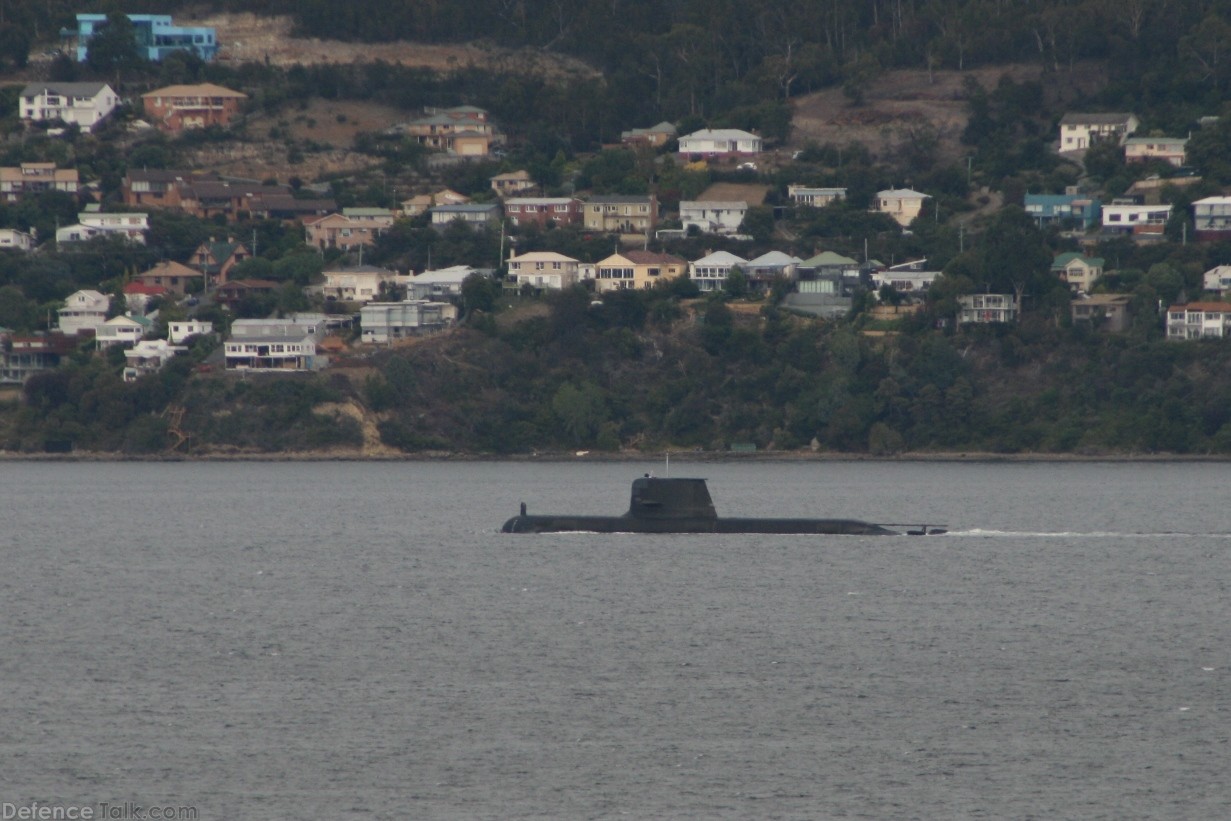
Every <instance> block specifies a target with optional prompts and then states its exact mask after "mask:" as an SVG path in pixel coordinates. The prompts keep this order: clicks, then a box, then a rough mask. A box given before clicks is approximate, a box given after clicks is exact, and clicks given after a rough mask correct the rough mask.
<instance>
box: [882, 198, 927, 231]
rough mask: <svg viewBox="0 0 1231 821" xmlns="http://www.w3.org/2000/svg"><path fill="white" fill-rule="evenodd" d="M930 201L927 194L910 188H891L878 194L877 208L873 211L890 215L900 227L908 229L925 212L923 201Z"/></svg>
mask: <svg viewBox="0 0 1231 821" xmlns="http://www.w3.org/2000/svg"><path fill="white" fill-rule="evenodd" d="M928 199H931V197H929V196H928V195H927V194H921V193H919V192H918V191H912V190H911V189H909V188H891V189H888V190H886V191H879V192H877V194H876V207H875V208H873V209H872V210H873V211H879V212H881V213H882V214H888V215H889V216H891V217H893V220H894V222H896V223H897V224H898V225H900V226H902V227H903V228H907V227H909V226H910V224H911V222H913V221H914V219H915V217H917V216H919V214H920V212H922V211H923V201H924V200H928Z"/></svg>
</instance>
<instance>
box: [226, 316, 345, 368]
mask: <svg viewBox="0 0 1231 821" xmlns="http://www.w3.org/2000/svg"><path fill="white" fill-rule="evenodd" d="M237 326H238V327H237ZM323 336H324V334H323V328H322V331H321V335H320V336H319V337H318V335H317V334H316V333H314V332H313V331H312V330H311V329H310V328H308V327H306V326H305V325H303V324H301V323H297V322H291V321H285V320H236V321H235V323H233V325H232V327H231V338H230V339H227V340H226V341H225V342H223V345H222V347H223V356H224V358H225V362H226V368H227V370H242V371H314V370H320V369H321V368H324V367H326V366H328V364H329V358H328V357H327V356H324V355H318V354H317V351H316V346H317V344H318V343H319V342H320V340H321V339H323Z"/></svg>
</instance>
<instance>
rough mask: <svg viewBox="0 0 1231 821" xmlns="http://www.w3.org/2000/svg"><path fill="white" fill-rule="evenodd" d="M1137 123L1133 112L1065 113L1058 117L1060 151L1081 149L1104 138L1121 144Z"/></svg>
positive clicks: (1139, 122)
mask: <svg viewBox="0 0 1231 821" xmlns="http://www.w3.org/2000/svg"><path fill="white" fill-rule="evenodd" d="M1139 125H1141V121H1140V120H1138V119H1137V117H1136V115H1134V114H1120V113H1115V114H1081V113H1072V114H1065V115H1064V116H1063V117H1061V118H1060V152H1061V153H1064V152H1065V151H1081V150H1083V149H1086V148H1089V147H1090V146H1092V145H1094V144H1095V143H1097V142H1102V141H1105V140H1112V141H1114V142H1115V144H1116V145H1122V144H1123V143H1124V140H1125V138H1126V137H1128V135H1129V134H1132V133H1133V132H1134V131H1136V130H1137V127H1138V126H1139Z"/></svg>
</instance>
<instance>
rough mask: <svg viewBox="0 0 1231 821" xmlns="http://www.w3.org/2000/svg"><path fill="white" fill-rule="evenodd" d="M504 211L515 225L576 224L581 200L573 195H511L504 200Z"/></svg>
mask: <svg viewBox="0 0 1231 821" xmlns="http://www.w3.org/2000/svg"><path fill="white" fill-rule="evenodd" d="M504 213H505V215H506V216H507V217H508V218H509V220H510V221H511V222H512V223H513V224H514V225H517V226H524V225H537V226H538V227H539V228H546V227H547V226H548V225H549V224H551V223H555V224H556V225H577V224H578V223H580V222H581V200H579V199H575V198H573V197H513V198H512V199H507V200H505V201H504Z"/></svg>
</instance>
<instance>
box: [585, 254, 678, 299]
mask: <svg viewBox="0 0 1231 821" xmlns="http://www.w3.org/2000/svg"><path fill="white" fill-rule="evenodd" d="M687 273H688V261H687V260H684V259H681V258H680V257H677V256H673V255H671V254H659V253H656V252H654V251H624V252H622V253H618V254H612V255H611V256H609V257H607V258H606V259H602V260H599V261H598V262H597V263H595V265H594V290H595V291H597V292H598V293H603V292H604V291H616V290H622V289H628V288H635V289H638V290H641V289H644V288H651V287H653V286H654V284H655V283H656V282H663V281H665V280H668V279H672V278H674V277H680V276H686V275H687Z"/></svg>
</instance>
